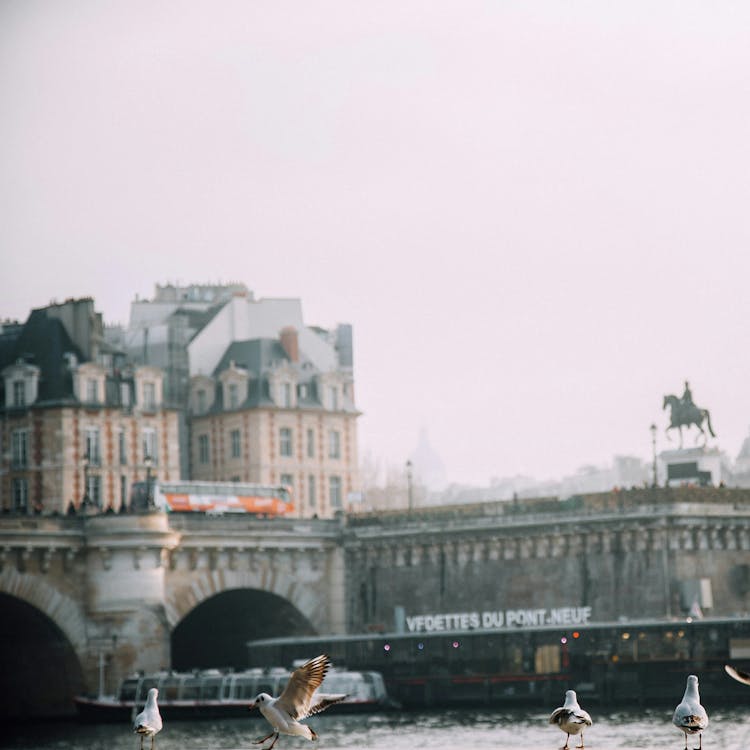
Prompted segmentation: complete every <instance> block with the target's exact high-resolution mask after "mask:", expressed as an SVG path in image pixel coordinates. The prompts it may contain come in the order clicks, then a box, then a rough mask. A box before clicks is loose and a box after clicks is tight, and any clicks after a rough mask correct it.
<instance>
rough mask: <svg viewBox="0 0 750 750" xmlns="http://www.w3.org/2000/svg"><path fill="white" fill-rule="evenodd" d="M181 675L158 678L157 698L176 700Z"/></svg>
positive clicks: (178, 694) (178, 693) (178, 695)
mask: <svg viewBox="0 0 750 750" xmlns="http://www.w3.org/2000/svg"><path fill="white" fill-rule="evenodd" d="M181 682H182V678H181V677H164V678H163V679H161V680H159V700H167V701H176V700H177V699H178V698H179V697H180V683H181Z"/></svg>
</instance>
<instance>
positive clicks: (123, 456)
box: [117, 430, 128, 466]
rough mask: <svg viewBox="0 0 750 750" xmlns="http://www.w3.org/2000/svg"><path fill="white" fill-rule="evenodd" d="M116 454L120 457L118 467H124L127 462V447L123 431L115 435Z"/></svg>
mask: <svg viewBox="0 0 750 750" xmlns="http://www.w3.org/2000/svg"><path fill="white" fill-rule="evenodd" d="M117 452H118V453H119V455H120V465H121V466H125V464H127V462H128V445H127V439H126V435H125V430H120V432H118V433H117Z"/></svg>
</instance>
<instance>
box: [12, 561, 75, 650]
mask: <svg viewBox="0 0 750 750" xmlns="http://www.w3.org/2000/svg"><path fill="white" fill-rule="evenodd" d="M0 594H7V595H8V596H10V597H13V598H15V599H20V600H21V601H23V602H25V603H26V604H28V605H30V606H32V607H34V608H35V609H37V610H39V611H40V612H42V613H44V615H45V616H46V617H47V618H48V619H49V620H51V621H52V622H53V623H54V625H55V626H56V627H57V628H58V629H59V630H60V631H61V632H62V633H63V634H64V635H65V638H66V639H67V640H68V641H69V642H70V644H71V645H72V647H73V649H74V650H75V651H76V652H77V653H82V652H83V651H84V649H85V648H86V618H85V616H84V612H83V610H82V608H81V606H80V604H79V603H78V602H76V601H75V600H74V599H72V598H70V597H69V596H67V595H65V594H63V593H62V592H61V591H60V590H59V589H58V588H56V587H55V586H52V585H51V584H50V583H48V582H47V580H46V579H45V578H43V577H42V576H38V575H30V574H28V573H20V572H19V571H18V570H14V569H11V568H7V567H6V568H5V569H4V570H3V572H2V573H0Z"/></svg>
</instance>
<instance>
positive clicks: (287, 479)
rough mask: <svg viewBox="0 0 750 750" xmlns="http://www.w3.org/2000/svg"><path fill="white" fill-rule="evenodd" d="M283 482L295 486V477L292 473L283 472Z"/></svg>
mask: <svg viewBox="0 0 750 750" xmlns="http://www.w3.org/2000/svg"><path fill="white" fill-rule="evenodd" d="M281 484H283V485H285V486H286V487H293V486H294V477H293V476H292V475H291V474H282V475H281Z"/></svg>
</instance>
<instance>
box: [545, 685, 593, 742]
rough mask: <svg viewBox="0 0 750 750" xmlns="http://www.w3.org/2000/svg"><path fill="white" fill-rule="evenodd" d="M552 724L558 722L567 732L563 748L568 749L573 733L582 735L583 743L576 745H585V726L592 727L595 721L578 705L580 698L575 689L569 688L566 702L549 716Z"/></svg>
mask: <svg viewBox="0 0 750 750" xmlns="http://www.w3.org/2000/svg"><path fill="white" fill-rule="evenodd" d="M549 723H550V724H557V726H558V727H560V729H562V731H563V732H565V744H564V745H563V746H562V748H561V750H568V740H569V739H570V735H571V734H580V735H581V744H580V745H576V747H583V728H584V727H590V726H591V725H592V724H593V723H594V722H593V721H591V717H590V716H589V715H588V714H587V713H586V711H584V710H583V709H582V708H581V707H580V706H579V705H578V698H577V697H576V691H575V690H568V691H567V692H566V693H565V704H564V705H562V706H560V708H556V709H555V710H554V711H553V712H552V715H551V716H550V717H549Z"/></svg>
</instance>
